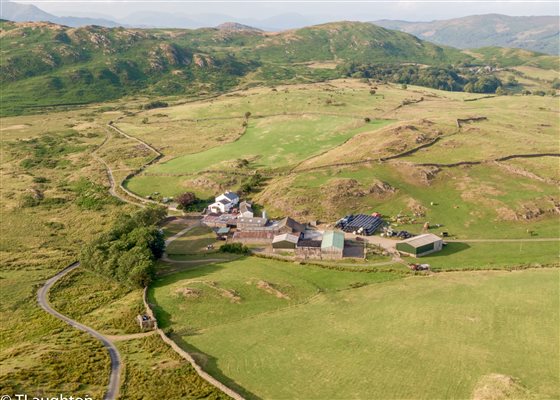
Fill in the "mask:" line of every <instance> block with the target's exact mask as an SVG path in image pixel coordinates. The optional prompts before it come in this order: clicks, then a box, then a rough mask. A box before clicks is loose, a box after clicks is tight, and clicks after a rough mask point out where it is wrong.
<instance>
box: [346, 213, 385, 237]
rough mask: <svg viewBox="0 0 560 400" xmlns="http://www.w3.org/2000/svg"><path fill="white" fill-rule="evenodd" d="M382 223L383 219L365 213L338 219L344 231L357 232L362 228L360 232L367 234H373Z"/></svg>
mask: <svg viewBox="0 0 560 400" xmlns="http://www.w3.org/2000/svg"><path fill="white" fill-rule="evenodd" d="M382 224H383V220H382V219H381V218H380V217H374V216H372V215H365V214H356V215H349V216H347V217H344V218H342V219H341V220H340V221H338V225H339V226H340V228H341V229H342V230H343V231H344V232H357V231H358V230H360V228H362V229H363V232H362V233H363V234H364V235H367V236H369V235H373V234H374V233H375V231H376V230H377V229H379V227H380V226H381V225H382Z"/></svg>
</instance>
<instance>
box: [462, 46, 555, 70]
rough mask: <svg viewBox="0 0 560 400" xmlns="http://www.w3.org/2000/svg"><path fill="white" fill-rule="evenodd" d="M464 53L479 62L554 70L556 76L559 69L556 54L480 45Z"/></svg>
mask: <svg viewBox="0 0 560 400" xmlns="http://www.w3.org/2000/svg"><path fill="white" fill-rule="evenodd" d="M465 53H467V54H469V55H471V56H473V57H474V58H475V59H476V60H478V61H479V62H483V63H488V64H493V65H500V66H502V67H515V66H527V67H536V68H541V69H545V70H553V71H556V77H558V70H559V69H560V58H559V57H558V56H549V55H546V54H542V53H537V52H534V51H529V50H521V49H507V48H502V47H482V48H478V49H473V50H466V51H465Z"/></svg>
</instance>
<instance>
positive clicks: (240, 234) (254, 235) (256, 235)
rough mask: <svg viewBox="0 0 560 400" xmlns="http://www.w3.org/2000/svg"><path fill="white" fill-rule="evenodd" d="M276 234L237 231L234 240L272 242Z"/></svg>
mask: <svg viewBox="0 0 560 400" xmlns="http://www.w3.org/2000/svg"><path fill="white" fill-rule="evenodd" d="M273 237H274V233H272V232H271V231H236V232H235V233H234V234H233V239H234V240H235V239H267V240H272V238H273Z"/></svg>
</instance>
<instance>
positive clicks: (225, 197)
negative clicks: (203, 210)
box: [208, 192, 239, 213]
mask: <svg viewBox="0 0 560 400" xmlns="http://www.w3.org/2000/svg"><path fill="white" fill-rule="evenodd" d="M237 204H239V196H238V195H237V194H235V193H233V192H225V193H222V194H221V195H219V196H218V197H216V198H215V202H214V203H212V204H210V205H209V206H208V211H210V212H212V213H229V212H230V211H231V209H232V208H234V207H235V206H236V205H237Z"/></svg>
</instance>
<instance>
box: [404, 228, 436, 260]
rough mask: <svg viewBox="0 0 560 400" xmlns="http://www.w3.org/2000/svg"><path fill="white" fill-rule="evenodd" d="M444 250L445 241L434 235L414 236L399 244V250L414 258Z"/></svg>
mask: <svg viewBox="0 0 560 400" xmlns="http://www.w3.org/2000/svg"><path fill="white" fill-rule="evenodd" d="M442 248H443V240H442V239H441V238H440V237H439V236H436V235H434V234H433V233H425V234H423V235H419V236H414V237H412V238H410V239H406V240H403V241H401V242H398V243H397V250H398V251H400V252H401V253H406V254H409V255H411V256H413V257H422V256H425V255H427V254H430V253H435V252H436V251H440V250H441V249H442Z"/></svg>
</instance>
